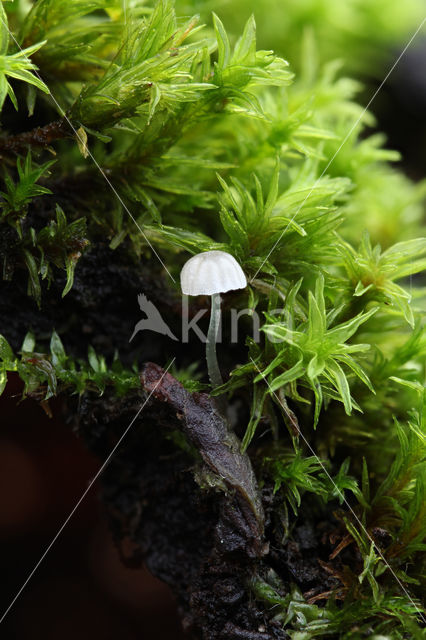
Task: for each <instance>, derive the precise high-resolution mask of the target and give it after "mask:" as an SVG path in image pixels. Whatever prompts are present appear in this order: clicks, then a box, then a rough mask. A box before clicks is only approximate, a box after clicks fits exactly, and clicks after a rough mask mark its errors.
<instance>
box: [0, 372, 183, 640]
mask: <svg viewBox="0 0 426 640" xmlns="http://www.w3.org/2000/svg"><path fill="white" fill-rule="evenodd" d="M21 392H22V383H21V382H20V381H19V379H18V378H17V377H16V376H14V375H12V376H10V375H9V382H8V385H7V388H6V391H5V393H4V395H3V396H2V398H1V399H0V415H1V428H0V548H1V555H0V575H1V580H0V616H1V615H3V613H4V611H5V610H6V609H7V607H8V606H9V604H10V603H11V601H12V600H13V598H14V597H15V595H16V593H17V592H18V591H19V589H20V588H21V586H22V584H23V583H24V581H25V580H26V579H27V577H28V575H29V574H30V572H31V571H32V569H33V568H34V566H35V565H36V563H37V562H38V561H39V559H40V557H41V555H42V554H43V553H44V551H45V550H46V548H47V547H48V545H49V544H50V542H51V540H52V539H53V538H54V536H55V535H56V533H57V531H58V530H59V528H60V527H61V525H62V524H63V522H64V521H65V519H66V518H67V516H68V514H69V513H70V512H71V510H72V509H73V508H74V505H75V504H76V502H77V500H78V499H79V498H80V496H81V495H82V493H83V492H84V490H85V489H86V487H87V485H88V483H89V481H90V479H91V478H92V477H93V476H94V475H95V474H96V472H97V470H98V469H99V467H100V464H101V462H100V461H99V460H96V459H95V458H93V457H91V456H90V454H89V453H88V452H87V450H86V449H85V448H84V445H83V443H82V442H81V441H80V440H79V439H78V438H77V437H76V436H75V434H73V433H72V432H71V430H70V429H69V427H67V426H65V425H64V424H63V423H62V422H61V420H60V419H59V418H58V417H57V416H58V415H60V410H59V406H58V402H56V403H55V402H53V403H52V404H51V408H52V412H53V417H52V418H49V417H48V416H47V415H46V414H45V412H44V411H43V409H42V408H41V406H40V405H39V404H38V403H37V402H35V401H34V400H31V399H28V400H25V401H24V402H22V403H19V399H20V395H21ZM123 426H126V425H123ZM1 627H2V628H1V634H0V635H1V638H2V639H3V640H9V639H10V640H12V639H15V638H16V639H19V640H30V639H31V640H58V639H59V638H60V639H61V640H75V639H76V638H79V640H86V639H87V640H89V639H90V640H93V638H96V639H97V640H109V639H111V640H112V639H114V640H116V639H117V638H120V640H136V638H137V639H138V640H145V639H146V640H148V639H149V640H151V639H152V638H156V639H157V640H163V639H164V640H166V638H167V640H174V639H176V640H179V639H180V638H183V635H182V634H181V631H180V624H179V620H178V616H177V612H176V607H175V603H174V600H173V597H172V595H171V593H170V591H169V589H168V588H167V587H166V586H165V585H164V584H162V583H161V582H160V581H159V580H156V579H155V578H153V577H152V576H151V575H150V574H149V573H148V571H146V570H145V569H142V570H140V569H128V568H125V567H124V566H123V565H122V564H121V562H120V560H119V557H118V553H117V550H116V549H115V547H114V545H113V542H112V540H111V537H110V535H109V532H108V530H107V527H106V524H105V521H104V517H103V513H102V506H101V504H100V502H99V496H98V491H97V487H96V485H95V486H93V488H92V489H91V491H90V492H89V494H88V495H87V496H86V498H85V500H84V501H83V502H82V504H81V505H80V507H79V508H78V510H77V511H76V513H75V514H74V516H73V517H72V519H71V520H70V522H69V523H68V525H67V526H66V528H65V529H64V531H63V533H62V534H61V536H60V537H59V538H58V540H57V541H56V543H55V545H54V546H53V547H52V549H51V550H50V552H49V553H48V554H47V556H46V558H45V559H44V561H43V562H42V563H41V565H40V567H39V569H38V570H37V571H36V572H35V574H34V576H33V577H32V579H31V580H30V581H29V583H28V585H27V586H26V588H25V589H24V591H23V592H22V594H21V595H20V597H19V598H18V599H17V601H16V603H15V604H14V606H13V607H12V608H11V609H10V611H9V613H8V615H7V617H6V618H5V620H4V622H3V623H2V625H1Z"/></svg>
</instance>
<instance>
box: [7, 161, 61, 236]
mask: <svg viewBox="0 0 426 640" xmlns="http://www.w3.org/2000/svg"><path fill="white" fill-rule="evenodd" d="M53 163H54V160H51V161H50V162H46V163H45V164H43V165H41V166H37V165H35V164H34V163H33V161H32V158H31V154H30V152H28V154H27V156H26V158H25V161H24V162H22V160H21V158H18V159H17V162H16V168H17V172H18V182H16V183H14V182H13V180H12V178H11V177H10V176H9V174H8V173H5V176H4V183H5V186H6V192H3V191H0V196H2V198H3V200H2V201H1V202H0V206H1V209H2V211H1V217H0V221H1V222H4V221H5V220H6V221H7V222H9V224H11V225H12V226H14V227H15V229H16V231H17V232H18V234H19V235H20V236H21V237H22V230H21V224H19V223H20V222H21V221H22V219H23V218H25V216H26V214H27V211H28V205H29V203H30V202H31V201H32V200H33V198H36V197H37V196H42V195H46V194H51V193H52V192H51V191H50V189H48V188H47V187H44V186H42V185H39V184H36V183H37V182H38V180H40V178H42V177H43V176H45V175H46V174H47V173H48V170H49V168H50V167H51V166H52V164H53Z"/></svg>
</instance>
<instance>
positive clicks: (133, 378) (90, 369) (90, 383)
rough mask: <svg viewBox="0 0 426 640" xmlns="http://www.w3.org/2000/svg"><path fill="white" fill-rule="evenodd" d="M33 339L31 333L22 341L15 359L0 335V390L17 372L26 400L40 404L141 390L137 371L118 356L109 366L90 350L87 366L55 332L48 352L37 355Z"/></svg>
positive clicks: (90, 348) (40, 352)
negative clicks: (70, 396)
mask: <svg viewBox="0 0 426 640" xmlns="http://www.w3.org/2000/svg"><path fill="white" fill-rule="evenodd" d="M35 349H36V341H35V337H34V335H33V334H32V333H31V332H29V333H28V334H27V335H26V336H25V338H24V341H23V344H22V347H21V350H20V352H19V356H15V355H14V353H13V351H12V349H11V347H10V345H9V344H8V342H7V340H6V339H5V338H4V337H3V336H2V335H0V359H1V363H0V366H1V369H0V371H1V373H0V383H1V384H0V390H1V391H3V389H4V386H5V384H6V381H7V372H8V371H16V372H17V373H18V375H19V377H20V378H21V380H23V382H24V383H25V387H24V391H23V396H24V397H26V396H27V397H32V398H36V399H38V400H40V401H45V400H49V398H52V397H53V396H56V395H58V394H59V393H65V392H66V393H68V394H75V393H77V394H79V395H82V394H83V393H84V392H86V391H95V392H97V393H99V394H102V393H103V392H104V391H105V388H106V387H107V386H111V387H113V388H114V390H115V393H116V394H117V395H119V396H120V395H125V394H126V393H128V392H129V391H131V390H132V389H138V388H140V382H139V375H138V372H137V370H136V369H135V370H133V371H132V370H130V369H126V368H125V367H123V365H122V364H121V362H120V360H119V358H118V354H116V355H115V357H114V360H113V362H112V363H111V364H110V365H109V366H108V365H107V363H106V361H105V358H104V357H103V356H101V355H98V354H96V352H95V350H94V349H93V347H91V346H90V347H89V350H88V357H87V362H86V361H84V360H81V359H79V360H74V359H73V358H72V357H71V356H69V355H67V354H66V352H65V349H64V346H63V344H62V341H61V339H60V337H59V336H58V334H57V333H56V331H54V332H53V333H52V336H51V339H50V347H49V351H48V352H47V353H46V352H42V351H36V350H35Z"/></svg>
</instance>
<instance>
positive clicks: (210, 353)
mask: <svg viewBox="0 0 426 640" xmlns="http://www.w3.org/2000/svg"><path fill="white" fill-rule="evenodd" d="M219 327H220V293H214V294H213V295H212V297H211V309H210V324H209V331H208V333H207V342H206V359H207V370H208V372H209V378H210V384H211V385H212V388H213V389H215V388H216V387H219V386H220V385H221V384H223V380H222V376H221V374H220V369H219V365H218V362H217V355H216V342H217V335H218V333H219Z"/></svg>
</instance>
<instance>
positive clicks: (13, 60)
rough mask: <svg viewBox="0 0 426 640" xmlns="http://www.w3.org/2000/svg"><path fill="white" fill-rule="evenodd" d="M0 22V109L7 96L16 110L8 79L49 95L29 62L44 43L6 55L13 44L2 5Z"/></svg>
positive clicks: (33, 66)
mask: <svg viewBox="0 0 426 640" xmlns="http://www.w3.org/2000/svg"><path fill="white" fill-rule="evenodd" d="M0 21H1V25H0V109H1V108H2V107H3V104H4V101H5V100H6V96H9V98H10V99H11V101H12V103H13V106H14V107H15V109H16V110H18V102H17V100H16V96H15V92H14V91H13V88H12V86H11V84H10V78H15V79H16V80H22V81H23V82H26V83H27V84H29V85H31V86H33V87H36V88H37V89H39V90H40V91H43V92H44V93H49V89H48V87H47V86H46V85H45V83H44V82H43V81H42V80H41V79H40V78H39V76H38V75H36V74H35V73H34V71H37V67H36V65H35V64H34V63H33V62H31V60H30V56H32V55H33V54H35V53H36V52H37V51H38V50H39V49H40V48H41V47H42V46H43V45H44V44H45V42H38V43H36V44H33V45H32V46H30V47H27V48H25V49H20V50H19V51H17V52H16V53H12V54H8V51H9V47H11V48H14V47H15V42H11V41H10V38H9V30H8V21H7V16H6V12H5V10H4V8H3V4H2V3H0Z"/></svg>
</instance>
